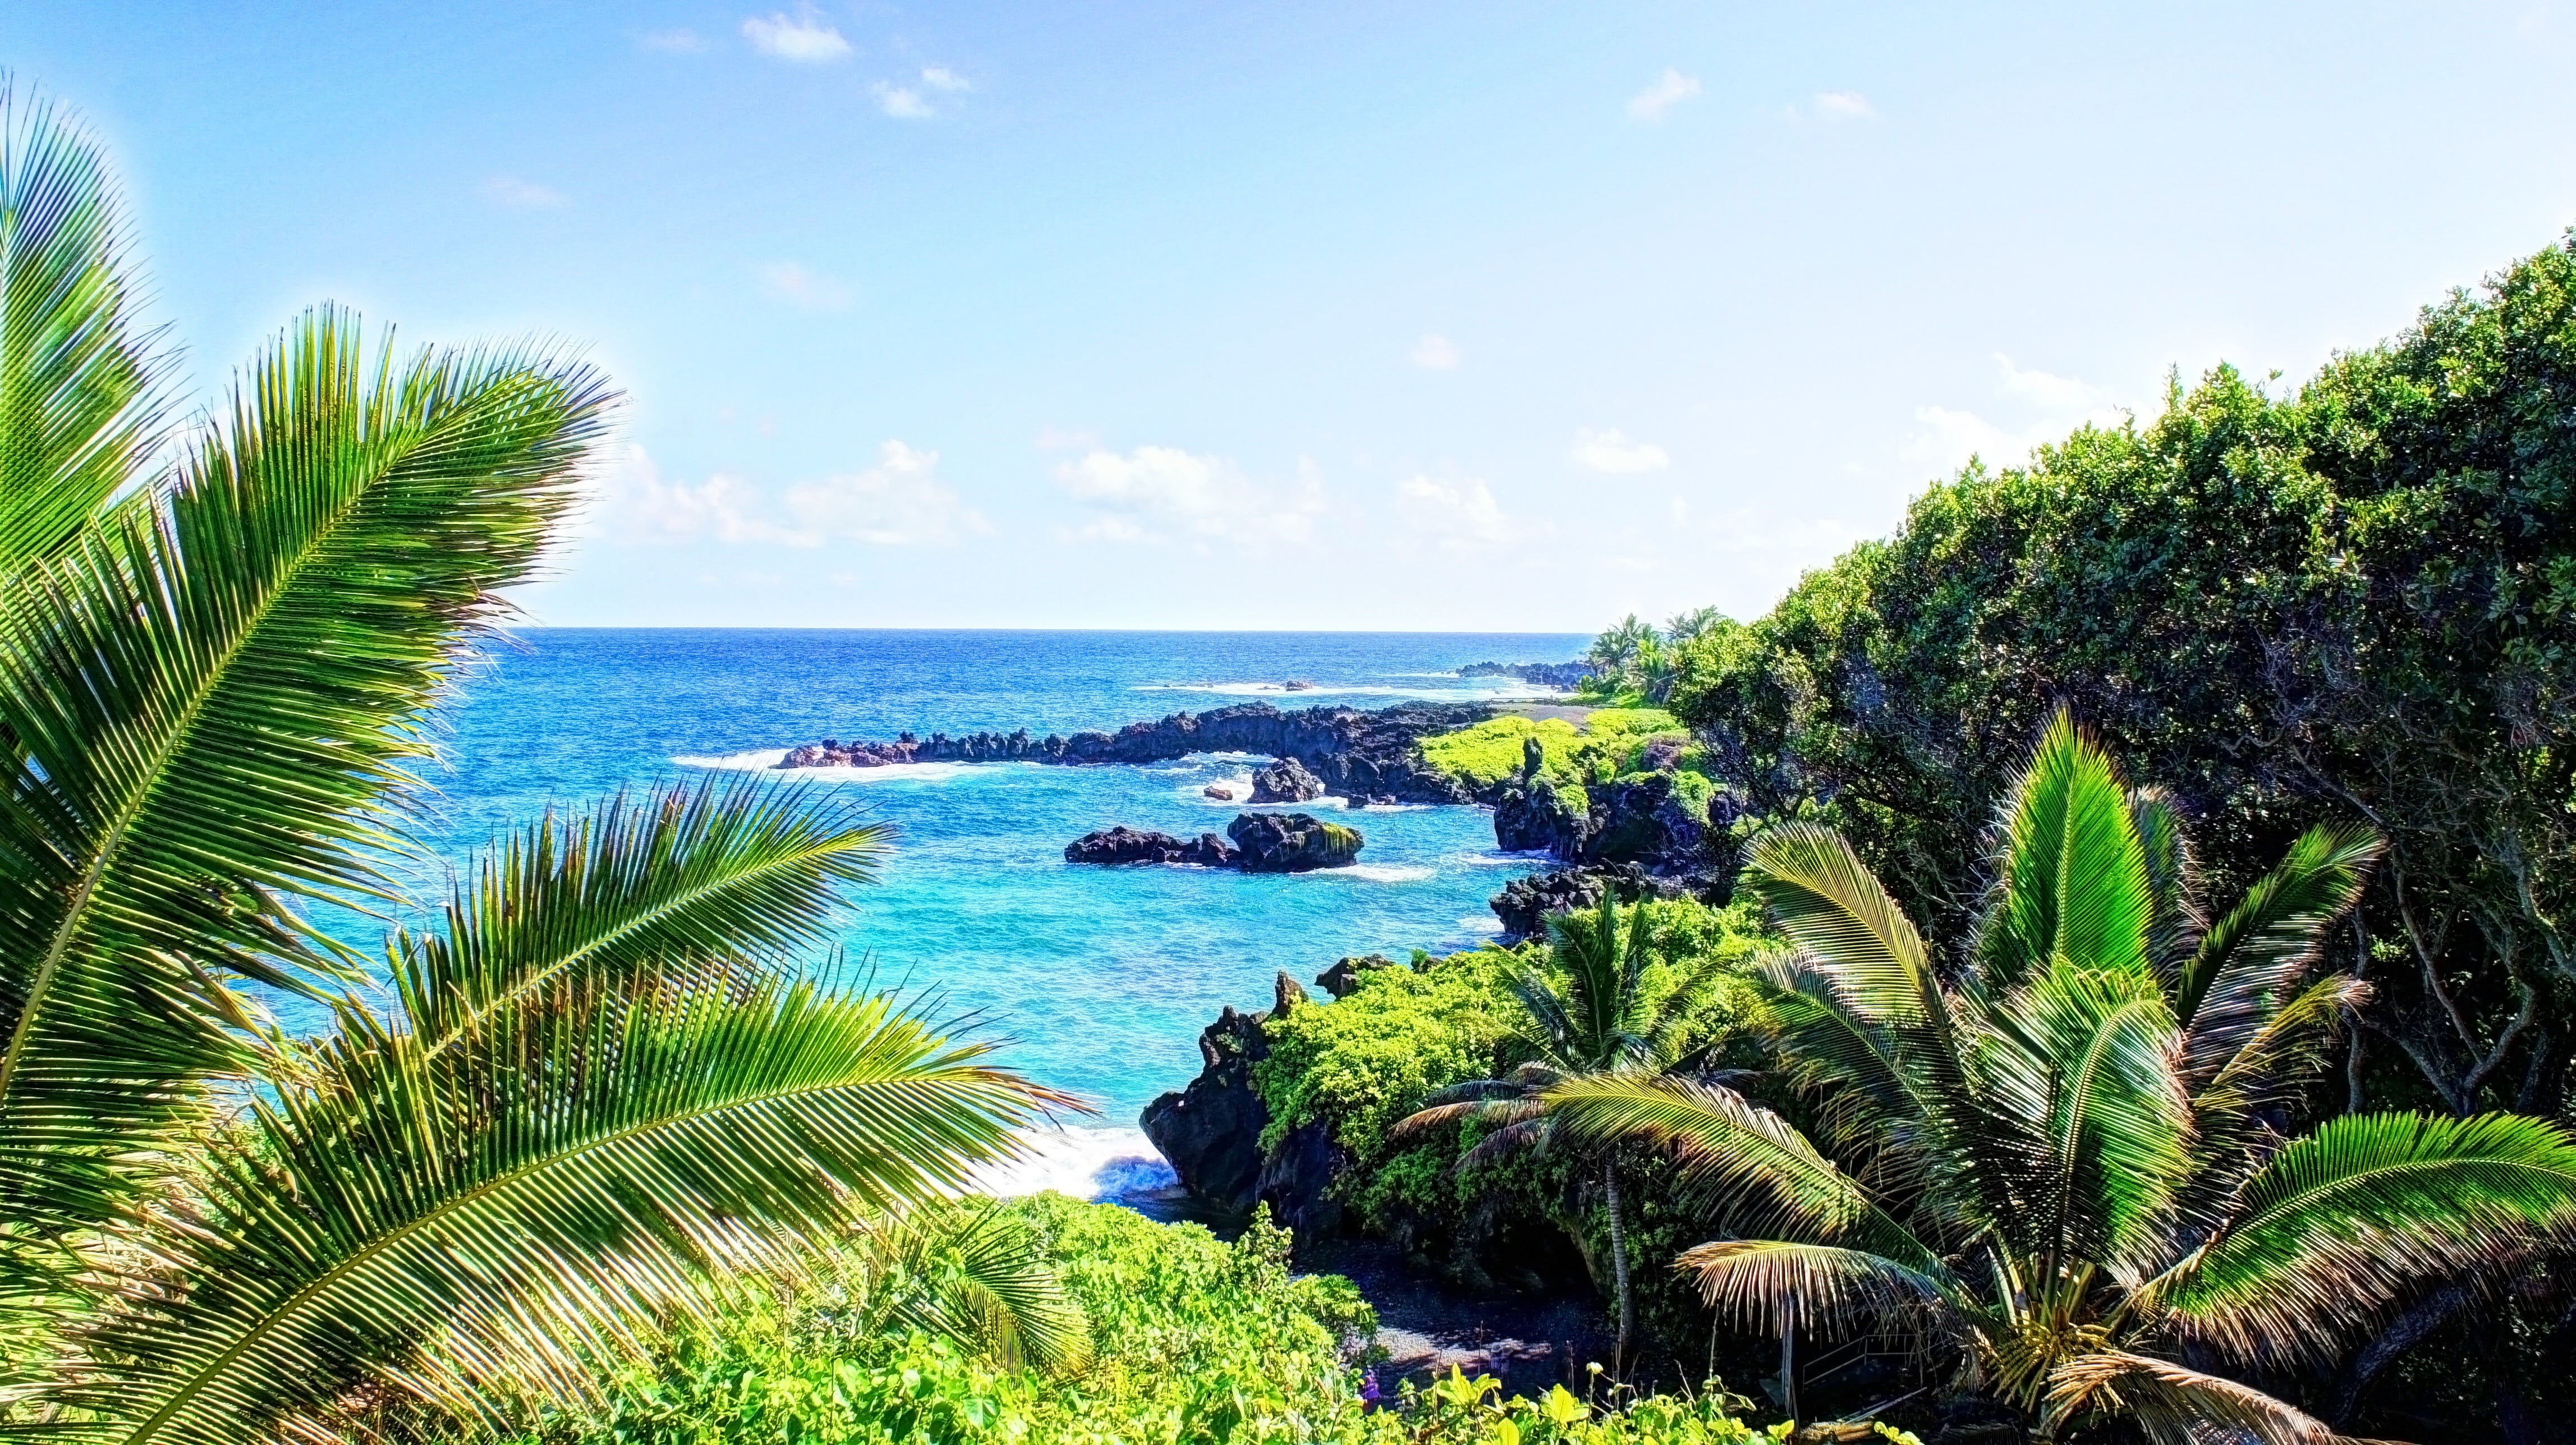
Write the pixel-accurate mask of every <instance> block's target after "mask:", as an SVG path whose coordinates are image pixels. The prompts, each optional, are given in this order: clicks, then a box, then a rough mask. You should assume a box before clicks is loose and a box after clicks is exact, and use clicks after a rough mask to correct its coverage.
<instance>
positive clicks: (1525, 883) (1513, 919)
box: [1490, 863, 1658, 943]
mask: <svg viewBox="0 0 2576 1445" xmlns="http://www.w3.org/2000/svg"><path fill="white" fill-rule="evenodd" d="M1657 891H1658V890H1657V889H1656V887H1655V883H1654V880H1653V879H1650V878H1648V877H1647V876H1646V870H1644V869H1643V868H1640V867H1638V866H1637V865H1636V864H1634V863H1620V864H1612V865H1610V866H1608V867H1603V868H1559V869H1556V870H1554V871H1552V872H1547V873H1532V874H1530V875H1529V876H1528V877H1526V878H1515V879H1513V880H1512V881H1511V882H1509V883H1506V884H1504V885H1503V891H1502V892H1500V893H1497V894H1495V895H1494V899H1493V902H1492V904H1491V905H1490V906H1491V907H1492V908H1493V910H1494V916H1495V917H1496V918H1499V919H1501V920H1502V921H1503V937H1502V941H1503V942H1504V943H1518V942H1520V941H1521V940H1523V939H1527V938H1545V937H1546V936H1547V919H1548V915H1550V914H1555V913H1571V912H1573V911H1574V910H1576V909H1578V908H1594V907H1598V906H1599V905H1600V903H1601V900H1602V899H1603V898H1605V897H1611V896H1616V897H1617V898H1618V899H1619V900H1620V901H1621V902H1623V903H1625V902H1633V901H1634V900H1636V899H1638V898H1641V897H1647V896H1650V895H1652V894H1654V893H1656V892H1657Z"/></svg>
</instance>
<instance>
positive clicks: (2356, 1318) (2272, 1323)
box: [2146, 1114, 2576, 1361]
mask: <svg viewBox="0 0 2576 1445" xmlns="http://www.w3.org/2000/svg"><path fill="white" fill-rule="evenodd" d="M2571 1237H2576V1138H2571V1137H2570V1136H2569V1134H2568V1132H2567V1131H2566V1130H2565V1129H2562V1128H2560V1127H2559V1126H2558V1125H2556V1124H2553V1123H2550V1122H2548V1121H2546V1120H2541V1119H2533V1118H2527V1117H2524V1116H2520V1115H2514V1114H2484V1115H2479V1116H2477V1117H2475V1118H2468V1119H2453V1118H2441V1117H2433V1116H2427V1115H2418V1114H2347V1115H2345V1116H2344V1117H2342V1118H2340V1119H2335V1120H2333V1121H2331V1122H2329V1123H2327V1124H2326V1125H2324V1126H2323V1127H2322V1128H2320V1129H2318V1130H2317V1131H2316V1132H2315V1133H2313V1134H2309V1135H2306V1136H2305V1137H2302V1138H2299V1139H2296V1140H2293V1141H2291V1142H2290V1143H2289V1144H2288V1145H2286V1146H2284V1147H2283V1148H2282V1149H2281V1151H2280V1152H2279V1153H2278V1154H2276V1155H2274V1156H2273V1157H2272V1159H2271V1161H2270V1162H2269V1163H2268V1164H2266V1165H2265V1166H2264V1167H2263V1168H2262V1169H2261V1170H2260V1171H2259V1172H2258V1173H2256V1174H2255V1175H2254V1177H2253V1178H2252V1179H2250V1180H2248V1181H2247V1182H2246V1184H2245V1187H2244V1190H2243V1193H2242V1195H2241V1203H2240V1205H2239V1209H2238V1212H2237V1214H2236V1216H2235V1217H2234V1218H2233V1219H2232V1220H2231V1221H2230V1222H2229V1223H2228V1225H2227V1227H2226V1228H2225V1229H2224V1230H2223V1231H2221V1232H2220V1233H2219V1234H2218V1235H2217V1237H2216V1238H2214V1239H2212V1240H2211V1241H2210V1242H2209V1243H2208V1244H2207V1245H2204V1246H2203V1247H2202V1248H2201V1249H2200V1250H2199V1252H2198V1253H2196V1254H2195V1255H2194V1256H2192V1257H2191V1258H2190V1259H2188V1260H2186V1261H2184V1262H2183V1263H2182V1264H2181V1265H2179V1266H2178V1267H2177V1268H2176V1269H2175V1270H2174V1271H2173V1272H2172V1273H2171V1274H2169V1275H2168V1276H2166V1277H2164V1278H2163V1279H2160V1280H2158V1281H2156V1282H2154V1283H2152V1284H2151V1285H2150V1286H2149V1287H2148V1289H2147V1291H2146V1293H2147V1294H2148V1297H2149V1298H2150V1299H2151V1300H2152V1301H2153V1302H2154V1303H2156V1304H2157V1305H2160V1306H2161V1307H2162V1310H2163V1312H2164V1314H2165V1316H2166V1317H2167V1318H2168V1319H2169V1320H2170V1322H2171V1326H2172V1327H2173V1328H2174V1329H2175V1330H2176V1331H2178V1332H2179V1333H2181V1334H2182V1335H2183V1336H2184V1337H2185V1338H2188V1339H2192V1340H2196V1341H2199V1342H2202V1343H2204V1344H2207V1345H2210V1346H2212V1347H2215V1348H2217V1349H2220V1350H2223V1351H2225V1352H2226V1353H2228V1354H2229V1355H2232V1356H2234V1357H2236V1358H2239V1359H2255V1360H2284V1361H2286V1360H2293V1359H2303V1360H2318V1359H2323V1358H2326V1357H2328V1356H2329V1355H2330V1352H2331V1351H2332V1349H2333V1348H2334V1346H2335V1344H2336V1342H2337V1341H2339V1340H2343V1339H2347V1338H2349V1337H2351V1336H2352V1335H2353V1334H2355V1333H2356V1332H2357V1331H2359V1330H2362V1329H2364V1328H2366V1327H2367V1326H2368V1325H2369V1323H2370V1321H2371V1320H2372V1318H2373V1316H2374V1315H2375V1314H2376V1313H2377V1312H2379V1311H2381V1310H2383V1309H2385V1308H2386V1307H2388V1306H2389V1305H2391V1304H2393V1303H2395V1302H2397V1301H2398V1300H2400V1299H2402V1298H2403V1297H2404V1296H2405V1295H2406V1294H2407V1293H2408V1292H2409V1291H2410V1290H2413V1289H2415V1288H2417V1287H2420V1286H2422V1285H2423V1284H2425V1283H2427V1282H2429V1281H2432V1280H2437V1279H2447V1280H2464V1281H2470V1282H2476V1281H2480V1280H2491V1279H2493V1278H2494V1277H2495V1276H2496V1274H2497V1272H2498V1271H2499V1270H2502V1269H2506V1268H2510V1267H2512V1266H2513V1265H2515V1264H2517V1263H2518V1262H2520V1261H2522V1260H2525V1259H2527V1258H2529V1257H2530V1256H2531V1255H2533V1254H2534V1253H2536V1252H2538V1251H2540V1250H2543V1249H2546V1248H2552V1247H2564V1246H2565V1245H2566V1243H2567V1242H2568V1241H2569V1240H2570V1238H2571Z"/></svg>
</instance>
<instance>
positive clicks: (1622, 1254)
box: [1601, 1155, 1637, 1379]
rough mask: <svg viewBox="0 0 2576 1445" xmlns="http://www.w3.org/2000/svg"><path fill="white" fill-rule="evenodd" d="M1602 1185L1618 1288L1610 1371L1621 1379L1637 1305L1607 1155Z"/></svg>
mask: <svg viewBox="0 0 2576 1445" xmlns="http://www.w3.org/2000/svg"><path fill="white" fill-rule="evenodd" d="M1601 1187H1602V1192H1603V1193H1604V1194H1605V1195H1607V1196H1608V1198H1609V1202H1610V1278H1611V1279H1612V1281H1613V1282H1615V1283H1616V1284H1617V1286H1618V1289H1619V1345H1618V1348H1616V1349H1614V1350H1612V1351H1611V1352H1610V1373H1611V1375H1612V1376H1614V1377H1617V1378H1623V1379H1624V1378H1625V1377H1626V1374H1627V1369H1628V1334H1629V1331H1631V1330H1633V1329H1635V1328H1636V1324H1637V1305H1636V1301H1635V1300H1634V1299H1632V1298H1630V1296H1629V1294H1628V1229H1627V1226H1626V1225H1624V1224H1622V1223H1620V1221H1619V1164H1618V1161H1617V1160H1616V1159H1613V1158H1611V1157H1609V1156H1608V1155H1604V1156H1602V1160H1601Z"/></svg>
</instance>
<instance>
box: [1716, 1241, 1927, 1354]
mask: <svg viewBox="0 0 2576 1445" xmlns="http://www.w3.org/2000/svg"><path fill="white" fill-rule="evenodd" d="M1673 1267H1674V1268H1675V1269H1678V1270H1680V1271H1682V1272H1683V1273H1685V1274H1690V1275H1695V1276H1697V1278H1698V1281H1699V1288H1700V1297H1701V1299H1703V1300H1705V1301H1706V1302H1707V1304H1708V1306H1709V1308H1711V1309H1713V1310H1716V1311H1718V1312H1719V1313H1721V1314H1724V1315H1726V1316H1728V1317H1729V1318H1732V1319H1735V1320H1738V1321H1741V1322H1743V1323H1745V1324H1748V1325H1750V1326H1752V1327H1753V1328H1754V1329H1756V1330H1759V1331H1761V1332H1762V1333H1764V1334H1768V1335H1779V1334H1782V1333H1785V1332H1787V1331H1790V1330H1795V1329H1814V1328H1819V1327H1822V1328H1840V1327H1846V1326H1850V1325H1854V1324H1862V1325H1869V1326H1873V1327H1877V1328H1882V1329H1885V1328H1893V1327H1896V1326H1899V1325H1902V1324H1907V1323H1913V1322H1915V1321H1917V1320H1919V1318H1920V1317H1921V1316H1923V1315H1925V1314H1929V1315H1931V1316H1932V1317H1933V1318H1935V1319H1939V1318H1941V1317H1942V1316H1951V1318H1950V1319H1948V1320H1947V1321H1946V1322H1945V1323H1946V1325H1947V1327H1946V1328H1943V1329H1941V1330H1940V1331H1939V1332H1940V1333H1942V1334H1945V1335H1954V1336H1955V1335H1956V1333H1957V1324H1958V1322H1957V1319H1956V1317H1955V1307H1956V1306H1957V1305H1958V1304H1959V1303H1961V1301H1960V1299H1959V1287H1958V1281H1957V1280H1956V1279H1954V1278H1952V1277H1951V1275H1950V1272H1949V1271H1948V1270H1947V1269H1940V1270H1938V1272H1937V1273H1934V1272H1926V1271H1924V1270H1921V1269H1914V1268H1909V1267H1907V1266H1905V1265H1902V1264H1899V1263H1897V1262H1896V1261H1894V1260H1892V1259H1888V1258H1885V1257H1883V1256H1880V1255H1875V1254H1870V1253H1868V1252H1866V1251H1863V1250H1857V1249H1841V1248H1837V1247H1835V1246H1833V1245H1829V1244H1799V1243H1794V1242H1790V1241H1786V1240H1777V1239H1723V1240H1717V1241H1714V1242H1712V1243H1708V1244H1703V1245H1699V1246H1697V1247H1695V1248H1692V1249H1687V1250H1684V1251H1682V1254H1681V1257H1680V1258H1679V1259H1676V1260H1675V1261H1673Z"/></svg>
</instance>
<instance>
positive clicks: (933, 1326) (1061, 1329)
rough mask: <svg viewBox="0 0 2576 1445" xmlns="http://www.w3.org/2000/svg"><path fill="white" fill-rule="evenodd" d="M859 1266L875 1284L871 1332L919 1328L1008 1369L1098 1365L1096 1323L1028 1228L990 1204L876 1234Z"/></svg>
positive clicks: (863, 1241) (918, 1214)
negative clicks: (1095, 1357) (1094, 1353)
mask: <svg viewBox="0 0 2576 1445" xmlns="http://www.w3.org/2000/svg"><path fill="white" fill-rule="evenodd" d="M857 1264H858V1267H859V1268H860V1269H861V1270H862V1271H864V1272H865V1273H866V1274H867V1275H869V1276H871V1278H869V1279H868V1280H867V1281H866V1288H867V1290H868V1291H869V1294H870V1295H871V1297H872V1298H871V1300H870V1304H871V1308H869V1309H868V1310H867V1311H866V1315H865V1318H864V1320H863V1321H861V1323H862V1324H863V1326H864V1327H865V1328H866V1330H867V1331H868V1332H870V1333H874V1332H877V1331H881V1330H885V1329H888V1328H892V1329H898V1330H901V1329H917V1330H922V1331H925V1332H927V1333H931V1334H936V1335H942V1336H945V1337H947V1338H949V1339H953V1340H956V1341H957V1342H959V1343H960V1344H964V1345H967V1346H969V1347H971V1348H974V1349H977V1350H979V1351H981V1352H982V1353H983V1354H984V1355H986V1356H987V1357H988V1358H990V1359H991V1360H993V1361H994V1363H996V1364H999V1365H1001V1366H1002V1367H1003V1368H1005V1369H1013V1370H1016V1369H1020V1368H1023V1367H1025V1368H1028V1369H1033V1370H1036V1371H1039V1372H1040V1373H1042V1374H1069V1373H1072V1372H1074V1371H1078V1370H1080V1369H1082V1368H1083V1367H1084V1366H1085V1365H1087V1364H1088V1363H1089V1362H1090V1360H1091V1351H1092V1342H1091V1324H1090V1321H1089V1319H1088V1317H1087V1316H1086V1315H1085V1314H1084V1313H1083V1309H1082V1304H1081V1302H1080V1301H1078V1300H1076V1299H1075V1298H1074V1297H1073V1295H1072V1294H1071V1293H1070V1292H1069V1291H1068V1290H1066V1288H1065V1286H1064V1279H1063V1277H1062V1276H1061V1275H1059V1274H1058V1273H1057V1272H1056V1270H1055V1268H1054V1266H1053V1265H1051V1264H1050V1263H1048V1261H1047V1258H1046V1254H1045V1252H1044V1251H1043V1250H1042V1249H1040V1248H1039V1246H1038V1242H1037V1240H1036V1238H1035V1237H1034V1236H1032V1235H1031V1234H1030V1232H1029V1231H1028V1229H1027V1227H1026V1226H1024V1225H1022V1224H1020V1223H1018V1222H1017V1221H1016V1220H1014V1219H1012V1218H1010V1217H1009V1216H1007V1215H1004V1214H1002V1213H1000V1212H999V1211H998V1210H997V1209H996V1207H995V1206H994V1205H992V1204H991V1203H990V1202H973V1201H961V1202H953V1203H944V1204H935V1205H929V1206H925V1207H923V1208H920V1209H916V1210H914V1211H912V1212H910V1213H906V1214H900V1215H897V1216H894V1217H893V1218H892V1219H890V1220H887V1221H885V1222H882V1223H879V1224H876V1225H873V1226H870V1227H869V1228H867V1229H865V1230H864V1231H863V1232H862V1234H861V1236H860V1245H859V1249H858V1260H857Z"/></svg>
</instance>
